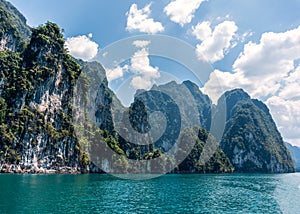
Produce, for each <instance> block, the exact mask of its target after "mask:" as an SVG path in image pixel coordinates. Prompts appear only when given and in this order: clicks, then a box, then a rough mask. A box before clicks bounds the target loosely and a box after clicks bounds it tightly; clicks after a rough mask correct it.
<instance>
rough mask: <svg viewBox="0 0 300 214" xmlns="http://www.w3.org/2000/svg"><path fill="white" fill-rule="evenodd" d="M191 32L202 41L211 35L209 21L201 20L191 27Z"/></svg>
mask: <svg viewBox="0 0 300 214" xmlns="http://www.w3.org/2000/svg"><path fill="white" fill-rule="evenodd" d="M192 34H194V35H195V36H196V38H197V39H199V40H201V41H203V40H205V39H207V38H208V37H210V36H211V35H212V30H211V28H210V22H201V23H198V24H197V25H196V26H193V27H192Z"/></svg>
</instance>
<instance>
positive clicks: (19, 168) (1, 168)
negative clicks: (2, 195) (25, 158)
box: [0, 164, 83, 174]
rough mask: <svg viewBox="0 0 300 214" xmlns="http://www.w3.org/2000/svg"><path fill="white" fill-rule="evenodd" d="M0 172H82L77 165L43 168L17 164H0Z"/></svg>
mask: <svg viewBox="0 0 300 214" xmlns="http://www.w3.org/2000/svg"><path fill="white" fill-rule="evenodd" d="M0 173H9V174H82V173H83V172H82V170H81V169H80V168H78V167H68V166H63V167H56V168H43V167H38V166H30V165H28V166H24V165H17V164H2V165H0Z"/></svg>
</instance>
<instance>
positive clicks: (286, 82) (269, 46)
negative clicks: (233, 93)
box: [203, 26, 300, 146]
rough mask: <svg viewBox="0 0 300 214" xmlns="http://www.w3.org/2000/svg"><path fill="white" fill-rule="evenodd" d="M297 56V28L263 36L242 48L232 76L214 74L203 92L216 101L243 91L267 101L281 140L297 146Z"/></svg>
mask: <svg viewBox="0 0 300 214" xmlns="http://www.w3.org/2000/svg"><path fill="white" fill-rule="evenodd" d="M299 53H300V26H299V27H298V28H295V29H292V30H288V31H286V32H282V33H273V32H268V33H264V34H263V35H262V36H261V39H260V41H259V42H258V43H254V42H249V43H247V44H245V46H244V50H243V51H242V53H241V54H240V55H239V57H238V58H237V59H236V61H235V62H234V64H233V72H222V71H219V70H215V71H214V72H213V73H212V74H211V76H210V79H209V81H208V82H206V84H205V85H204V88H203V91H205V92H206V93H208V94H210V93H211V94H213V96H214V98H215V99H216V97H219V96H220V95H221V93H223V92H224V91H225V90H227V89H232V88H237V87H242V88H244V89H245V90H246V91H247V92H249V93H250V95H251V96H252V97H255V98H259V99H262V100H264V101H266V103H267V105H268V106H269V108H270V111H271V113H272V115H273V117H274V119H275V121H276V123H277V125H278V126H279V129H280V131H281V132H282V133H283V136H284V138H285V139H287V140H289V141H290V142H291V143H294V144H298V145H299V146H300V136H299V133H300V128H299V127H300V110H299V109H300V66H299V60H300V55H299ZM219 85H221V86H222V87H223V89H220V87H218V86H219Z"/></svg>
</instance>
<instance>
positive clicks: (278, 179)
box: [0, 174, 300, 213]
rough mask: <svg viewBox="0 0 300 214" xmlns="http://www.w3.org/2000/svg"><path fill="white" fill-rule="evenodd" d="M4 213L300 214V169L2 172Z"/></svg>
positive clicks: (0, 197)
mask: <svg viewBox="0 0 300 214" xmlns="http://www.w3.org/2000/svg"><path fill="white" fill-rule="evenodd" d="M0 213H300V174H280V175H260V174H233V175H165V176H162V177H158V178H155V179H151V180H122V179H119V178H116V177H113V176H110V175H7V174H1V175H0Z"/></svg>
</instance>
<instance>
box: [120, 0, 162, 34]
mask: <svg viewBox="0 0 300 214" xmlns="http://www.w3.org/2000/svg"><path fill="white" fill-rule="evenodd" d="M150 7H151V3H150V4H148V5H146V6H145V7H144V8H142V9H138V7H137V4H132V5H131V7H130V9H129V12H127V14H126V15H127V27H126V30H128V31H134V30H138V31H140V32H143V33H151V34H155V33H158V32H162V31H164V27H163V25H162V24H161V23H160V22H157V21H154V19H152V18H149V16H150V14H151V10H150Z"/></svg>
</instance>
